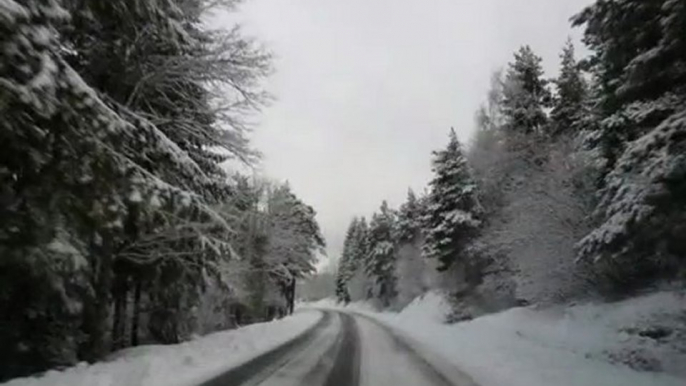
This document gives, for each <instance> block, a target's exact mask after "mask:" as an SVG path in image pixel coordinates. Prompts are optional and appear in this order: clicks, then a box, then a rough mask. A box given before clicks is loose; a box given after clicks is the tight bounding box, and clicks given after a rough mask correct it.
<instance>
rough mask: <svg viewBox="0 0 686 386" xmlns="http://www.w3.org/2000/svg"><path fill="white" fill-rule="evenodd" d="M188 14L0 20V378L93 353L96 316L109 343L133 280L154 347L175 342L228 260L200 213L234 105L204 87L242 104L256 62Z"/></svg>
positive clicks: (39, 3) (216, 182) (77, 10)
mask: <svg viewBox="0 0 686 386" xmlns="http://www.w3.org/2000/svg"><path fill="white" fill-rule="evenodd" d="M201 3H203V2H200V1H196V2H193V1H184V2H178V3H177V2H174V1H159V2H157V1H155V2H136V4H133V3H131V2H127V1H121V0H117V1H111V2H100V1H65V2H64V4H65V6H66V8H62V7H61V6H60V3H59V2H58V1H54V0H27V1H25V2H21V3H14V2H11V5H12V6H10V7H3V9H2V11H0V13H1V16H0V19H2V22H1V23H0V47H2V49H1V50H0V63H2V65H0V112H1V113H2V115H3V121H2V123H1V124H0V125H1V126H2V130H0V139H1V140H2V143H3V146H4V149H5V150H6V151H3V152H2V153H3V154H2V155H0V196H2V199H1V200H0V203H1V205H0V215H1V216H2V218H3V223H2V224H1V225H0V253H1V254H2V257H3V258H2V262H1V264H2V270H1V271H2V274H3V280H2V286H3V289H7V290H3V291H2V293H3V297H1V298H0V313H2V314H3V315H12V317H11V318H7V319H5V320H3V323H4V325H3V326H2V333H0V341H1V342H2V344H3V345H4V346H5V347H21V350H19V351H17V352H14V351H13V350H8V351H7V352H6V353H7V355H9V356H8V357H7V358H3V363H6V364H7V366H5V367H3V369H2V371H1V372H0V377H4V376H7V375H18V374H24V373H27V372H30V371H33V370H37V369H43V368H45V367H46V366H48V365H51V364H66V363H73V362H75V361H77V360H80V359H87V360H95V359H98V358H99V357H101V356H102V355H104V354H105V353H106V352H107V351H108V349H109V347H108V346H107V338H108V334H107V328H108V320H109V318H110V306H111V304H112V302H113V300H114V303H115V313H114V316H115V320H114V327H113V331H112V338H114V339H116V338H117V336H122V335H123V331H125V325H124V324H123V322H124V321H123V320H122V319H121V318H122V317H123V316H124V315H126V299H127V291H128V289H129V285H130V283H132V282H134V283H135V284H134V286H135V295H134V297H135V299H136V300H135V307H136V308H135V309H136V310H137V311H134V312H133V314H134V318H137V315H138V314H139V312H138V311H139V310H140V307H139V306H140V298H141V289H142V287H141V283H142V282H143V281H145V282H146V286H145V287H144V289H145V290H146V291H147V299H148V300H149V301H150V302H151V303H153V304H155V305H156V306H159V309H160V313H159V314H157V315H150V319H151V320H153V319H156V316H160V315H163V317H162V319H163V320H161V321H160V323H159V325H164V326H171V327H170V328H167V327H165V331H164V332H161V334H160V336H162V335H164V337H163V339H164V340H165V341H176V340H178V339H180V338H183V336H182V335H183V334H184V331H182V330H184V329H185V326H184V325H186V324H187V323H186V322H188V319H189V318H188V316H189V314H190V313H191V312H190V310H192V307H191V306H192V305H193V304H194V302H195V301H196V300H197V298H198V296H199V291H200V290H201V289H202V288H203V285H204V283H203V281H204V278H205V274H206V273H207V274H209V275H213V276H216V275H217V274H218V271H219V266H220V265H221V263H222V262H223V261H224V260H225V259H227V258H228V257H230V256H232V252H233V249H232V247H231V245H230V242H229V240H230V239H231V237H232V234H233V233H232V230H231V228H230V227H229V224H228V222H227V220H226V218H224V216H222V215H221V214H220V213H218V212H217V210H216V209H215V206H217V205H218V204H219V202H220V201H222V200H224V199H226V198H227V197H229V196H230V193H231V189H230V187H229V185H227V184H226V182H225V181H224V178H225V175H224V172H223V171H222V170H221V168H220V167H219V163H220V162H222V161H223V160H225V158H226V157H225V156H223V155H220V154H216V152H214V149H216V148H223V149H224V150H225V151H228V152H230V153H231V154H238V153H240V151H239V150H240V149H245V148H244V147H243V146H244V145H245V143H244V142H242V140H241V139H240V137H239V136H238V134H236V133H237V132H236V129H235V127H234V129H232V130H221V127H220V125H222V122H223V123H225V124H226V123H227V122H228V121H227V119H228V120H233V121H234V122H238V121H239V119H238V118H239V117H241V116H242V115H243V114H245V112H246V109H245V107H246V106H247V105H248V104H249V103H248V102H246V101H245V100H244V99H242V100H243V101H244V102H243V103H237V104H234V102H236V100H232V101H230V102H229V103H230V104H231V108H229V106H228V105H226V104H223V105H222V106H220V105H219V104H217V103H216V102H217V101H216V100H215V98H214V97H215V96H216V95H217V94H215V93H212V92H210V90H209V88H208V87H209V86H210V85H211V84H217V82H219V83H222V82H224V83H223V84H229V83H230V84H232V85H234V86H236V87H237V90H236V91H237V92H240V91H242V92H243V95H244V96H249V97H251V98H252V96H256V95H257V94H258V92H257V91H256V90H257V89H258V88H259V87H258V85H259V82H258V79H259V78H260V76H261V74H264V73H265V71H266V67H265V65H266V60H267V59H268V57H267V56H265V55H262V54H260V53H259V52H258V51H256V50H255V49H254V48H253V46H252V45H251V44H249V42H248V41H246V40H244V39H242V38H241V36H240V34H238V33H237V32H234V33H232V34H230V35H226V36H225V37H224V38H221V39H220V37H219V36H218V35H215V34H213V33H210V34H205V33H201V31H200V30H199V29H198V27H197V26H198V25H199V22H200V20H199V18H198V13H197V11H198V9H199V8H200V6H201ZM142 26H145V27H142ZM11 47H21V49H19V50H17V49H14V48H11ZM199 68H203V70H202V71H198V69H199ZM254 102H255V100H251V101H250V103H254ZM222 127H225V126H222ZM236 127H237V126H236ZM4 275H6V276H7V277H6V278H7V279H8V280H4V279H5V276H4ZM20 277H21V278H22V279H21V280H19V279H18V278H20ZM13 278H14V279H13ZM23 286H27V287H30V288H31V291H30V292H29V291H27V292H25V294H26V295H28V296H25V301H23V302H16V296H17V295H18V294H19V293H21V292H22V288H23ZM17 291H19V292H17ZM5 295H8V296H5ZM113 298H114V299H113ZM154 312H155V311H153V314H154ZM132 324H133V326H135V327H133V326H132V329H133V332H132V333H133V334H135V331H136V329H137V319H134V320H133V322H132ZM153 324H154V323H153ZM151 329H152V330H154V328H153V326H151ZM160 331H161V330H160ZM134 336H135V335H134ZM134 341H135V339H134ZM115 345H118V343H115ZM5 359H7V360H5Z"/></svg>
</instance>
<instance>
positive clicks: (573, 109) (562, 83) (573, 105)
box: [550, 39, 588, 135]
mask: <svg viewBox="0 0 686 386" xmlns="http://www.w3.org/2000/svg"><path fill="white" fill-rule="evenodd" d="M560 58H561V59H562V62H561V66H560V75H559V76H558V77H557V79H555V81H554V83H555V86H556V88H557V90H556V91H557V92H556V95H555V98H554V100H553V109H552V111H551V113H550V119H551V121H552V125H553V127H552V130H551V131H552V132H551V134H553V135H560V134H563V133H572V134H574V133H575V132H578V131H579V130H580V129H582V128H581V127H574V126H575V123H577V122H580V121H581V120H582V119H583V118H584V117H583V114H587V113H588V111H585V107H586V105H587V94H588V86H587V84H586V80H585V79H584V76H583V73H582V72H581V68H580V66H579V63H578V62H577V60H576V57H575V55H574V43H573V42H572V41H571V39H569V40H567V43H566V44H565V46H564V48H563V49H562V54H561V55H560Z"/></svg>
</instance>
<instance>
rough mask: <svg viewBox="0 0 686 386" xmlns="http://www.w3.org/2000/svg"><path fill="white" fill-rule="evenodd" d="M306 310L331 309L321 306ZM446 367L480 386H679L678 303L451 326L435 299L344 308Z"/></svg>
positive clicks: (683, 338) (684, 326) (683, 360)
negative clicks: (410, 341)
mask: <svg viewBox="0 0 686 386" xmlns="http://www.w3.org/2000/svg"><path fill="white" fill-rule="evenodd" d="M310 306H314V307H322V308H327V307H328V308H336V307H337V306H336V305H335V303H334V302H333V301H330V300H327V301H322V302H319V303H314V304H312V305H310ZM347 309H348V310H353V311H356V312H359V313H362V314H366V315H368V316H371V317H374V318H376V319H377V320H380V321H382V322H384V323H385V324H387V325H389V326H391V327H393V328H394V329H395V330H397V331H398V332H400V333H401V334H405V335H406V336H409V337H412V338H414V339H415V340H416V341H419V342H421V343H422V344H423V345H424V346H425V347H427V348H428V349H430V350H432V351H435V352H436V353H438V354H440V355H441V356H443V357H445V358H446V359H448V360H450V361H451V362H452V363H454V364H455V365H456V366H457V367H459V368H460V369H461V370H463V371H464V372H466V373H467V374H469V375H470V376H472V377H473V378H474V380H475V381H476V382H477V383H478V384H479V385H481V386H539V385H540V386H549V385H556V386H593V385H598V386H615V385H617V386H647V385H651V386H652V385H656V386H657V385H659V386H667V385H670V386H671V385H674V386H676V385H680V386H683V385H685V384H686V323H685V322H686V297H684V294H677V293H674V292H661V293H655V294H651V295H646V296H642V297H637V298H634V299H630V300H626V301H622V302H617V303H607V304H582V305H575V306H568V307H562V306H559V307H554V308H546V309H535V308H532V307H529V308H517V309H511V310H508V311H505V312H501V313H498V314H492V315H488V316H484V317H481V318H477V319H474V320H472V321H468V322H462V323H458V324H453V325H446V324H444V323H443V320H444V318H445V315H446V314H447V312H448V311H449V306H448V304H447V303H446V302H445V301H444V300H443V298H442V297H441V296H440V295H438V294H435V293H429V294H427V295H425V296H424V297H422V298H418V299H415V301H414V302H412V303H411V304H410V305H408V306H407V307H406V308H405V309H403V310H402V311H401V312H399V313H378V312H375V311H374V310H373V309H372V308H371V307H370V306H368V305H365V304H353V305H351V306H349V307H348V308H347Z"/></svg>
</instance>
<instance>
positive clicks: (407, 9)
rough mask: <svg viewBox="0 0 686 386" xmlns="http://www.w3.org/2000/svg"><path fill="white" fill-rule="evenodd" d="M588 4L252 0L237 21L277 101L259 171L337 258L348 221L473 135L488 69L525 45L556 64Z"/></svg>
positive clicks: (413, 183) (421, 182) (395, 193)
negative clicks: (298, 201)
mask: <svg viewBox="0 0 686 386" xmlns="http://www.w3.org/2000/svg"><path fill="white" fill-rule="evenodd" d="M590 2H591V1H590V0H248V1H246V3H245V4H244V5H243V6H242V7H241V10H240V13H239V14H238V19H239V20H240V21H241V23H242V24H243V25H244V27H245V31H246V32H247V33H249V34H250V35H252V36H254V37H256V38H258V39H259V40H260V41H262V42H264V43H265V45H266V47H268V48H269V50H270V51H272V52H273V53H274V55H275V62H274V66H275V70H276V73H275V74H274V75H273V76H272V77H271V79H269V81H268V84H267V88H268V90H269V91H270V92H271V93H272V94H273V95H274V96H275V97H276V100H275V102H274V103H273V104H272V105H271V106H270V107H268V108H267V109H266V110H265V111H264V114H263V115H262V116H261V118H260V124H259V126H258V127H257V129H256V130H255V133H254V145H255V146H256V147H257V148H258V149H259V150H260V151H262V152H263V153H264V155H265V159H264V161H263V164H262V166H261V168H262V171H263V173H264V174H266V175H267V176H269V177H272V178H276V179H279V180H286V179H287V180H288V181H289V182H290V183H291V186H292V187H293V189H294V190H295V192H296V193H297V194H298V195H299V196H300V197H301V198H302V199H303V200H305V201H306V202H307V203H309V204H310V205H312V206H314V208H315V209H316V210H317V213H318V216H317V218H318V221H319V223H320V225H321V227H322V230H323V232H324V236H325V237H326V240H327V242H328V254H329V257H334V258H337V257H338V254H339V253H340V250H341V247H342V243H343V238H344V234H345V230H346V228H347V226H348V223H349V221H350V219H351V218H352V217H353V216H359V215H365V216H368V215H370V214H371V213H372V212H373V211H375V210H376V209H377V208H378V207H379V205H380V204H381V201H382V200H384V199H387V200H388V201H389V202H390V203H391V204H392V205H393V206H397V205H399V204H400V203H401V202H402V201H403V200H404V198H405V197H406V193H407V188H408V187H412V188H413V189H415V190H416V191H418V192H420V191H422V190H423V189H424V187H425V185H426V183H427V182H428V180H429V178H430V176H431V171H430V153H431V151H432V150H434V149H437V148H440V147H442V146H444V145H445V143H446V142H447V135H448V131H449V129H450V127H451V126H452V127H455V130H456V131H457V133H458V136H459V137H460V139H462V140H464V141H466V140H468V138H469V135H470V132H471V131H472V129H473V127H474V124H473V117H474V111H475V110H476V109H477V107H478V106H479V104H480V103H481V101H482V100H483V99H484V97H485V94H486V91H487V89H488V85H489V79H490V76H491V74H492V72H493V71H495V70H497V69H498V68H500V67H504V66H505V64H506V63H507V62H509V61H510V59H511V58H512V53H513V52H514V51H515V50H517V49H518V47H519V46H520V45H522V44H529V45H531V46H532V47H533V49H534V50H535V51H536V52H537V53H538V54H539V55H541V56H542V57H543V58H544V65H545V68H546V71H547V74H548V75H553V74H554V73H555V72H556V68H557V65H558V54H559V51H560V48H561V47H562V45H563V44H564V42H565V40H566V38H567V37H568V36H570V35H571V36H574V37H578V36H579V35H580V32H579V31H572V29H571V27H570V25H569V22H568V19H569V17H570V16H572V15H573V14H574V13H576V12H577V11H579V10H581V9H582V8H583V6H584V5H586V4H588V3H590ZM235 17H236V15H233V16H232V17H231V19H234V18H235ZM227 23H228V22H227Z"/></svg>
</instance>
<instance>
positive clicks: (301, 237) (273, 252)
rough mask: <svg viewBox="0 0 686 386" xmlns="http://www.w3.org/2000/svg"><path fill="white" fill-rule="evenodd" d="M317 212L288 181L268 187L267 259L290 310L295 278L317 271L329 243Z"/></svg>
mask: <svg viewBox="0 0 686 386" xmlns="http://www.w3.org/2000/svg"><path fill="white" fill-rule="evenodd" d="M315 216H316V213H315V211H314V209H313V208H312V207H311V206H309V205H306V204H305V203H304V202H302V200H300V199H299V198H298V197H297V196H296V195H295V194H294V193H293V192H292V190H291V188H290V186H289V185H288V184H287V183H286V184H282V185H280V186H277V187H276V188H275V189H272V190H271V191H268V197H267V217H268V220H269V228H268V243H267V254H266V258H265V260H266V261H267V263H268V266H267V269H268V270H269V272H270V276H271V278H272V280H273V281H274V282H275V283H276V284H277V286H278V288H279V291H280V292H281V294H282V295H283V296H284V298H285V300H286V303H287V306H288V311H289V312H290V313H292V312H293V309H294V302H295V286H296V280H297V279H301V278H303V277H304V276H305V275H308V274H311V273H314V272H315V264H316V262H317V257H318V253H324V247H325V245H326V244H325V241H324V238H323V237H322V235H321V231H320V229H319V224H318V223H317V221H316V218H315Z"/></svg>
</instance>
